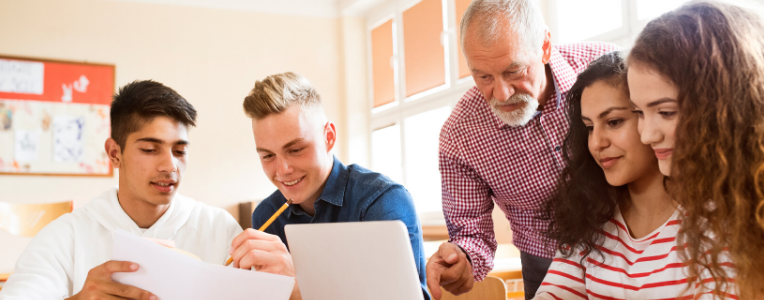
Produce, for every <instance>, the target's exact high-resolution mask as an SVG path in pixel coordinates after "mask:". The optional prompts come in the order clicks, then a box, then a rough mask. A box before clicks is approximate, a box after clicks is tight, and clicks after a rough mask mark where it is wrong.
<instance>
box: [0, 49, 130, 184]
mask: <svg viewBox="0 0 764 300" xmlns="http://www.w3.org/2000/svg"><path fill="white" fill-rule="evenodd" d="M114 70H115V68H114V65H106V64H94V63H85V62H76V61H61V60H48V59H38V58H24V57H10V56H3V55H0V174H12V175H16V174H19V175H22V174H23V175H57V176H108V177H111V176H113V174H114V169H113V168H112V166H111V162H110V161H109V158H108V156H107V155H106V152H105V151H104V148H103V145H104V142H105V141H106V140H107V139H108V138H109V136H110V131H111V126H110V123H111V122H110V120H109V110H110V104H111V100H112V95H114V92H115V89H114V74H115V73H114ZM35 132H39V134H37V133H35Z"/></svg>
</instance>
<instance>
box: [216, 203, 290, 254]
mask: <svg viewBox="0 0 764 300" xmlns="http://www.w3.org/2000/svg"><path fill="white" fill-rule="evenodd" d="M289 204H292V199H289V200H287V202H286V203H284V205H282V206H281V208H279V210H277V211H276V212H275V213H273V215H272V216H271V218H270V219H268V221H265V224H263V226H260V229H258V231H264V230H265V229H266V228H268V226H270V225H271V223H273V221H276V218H278V217H279V215H281V213H282V212H284V210H286V209H287V207H289ZM232 262H233V257H231V258H229V259H228V261H226V262H225V265H226V266H228V265H230V264H231V263H232Z"/></svg>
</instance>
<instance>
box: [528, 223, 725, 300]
mask: <svg viewBox="0 0 764 300" xmlns="http://www.w3.org/2000/svg"><path fill="white" fill-rule="evenodd" d="M681 211H682V210H681V209H677V210H676V211H675V212H674V214H673V215H672V216H671V218H669V219H668V221H666V223H664V224H663V225H661V226H660V227H659V228H658V229H656V230H655V231H653V232H652V233H650V234H648V235H646V236H645V237H643V238H640V239H635V238H632V237H631V235H630V234H629V230H628V227H627V226H626V222H624V220H623V216H622V215H621V210H620V209H619V208H616V212H615V216H613V218H612V219H610V221H608V222H607V223H605V225H603V227H602V230H603V234H604V235H605V237H604V243H603V245H602V246H601V247H600V249H601V251H602V254H603V256H604V257H603V256H600V255H599V254H597V253H596V252H592V253H591V254H589V256H588V257H587V258H586V261H585V262H584V265H583V267H582V265H581V264H580V263H579V262H580V260H581V251H577V252H576V253H574V254H573V255H572V256H570V257H568V258H563V257H562V255H561V254H560V252H559V251H558V252H557V256H556V257H555V258H554V261H553V262H552V265H551V266H550V267H549V271H548V272H547V275H546V277H545V278H544V281H543V282H542V283H541V287H539V289H538V291H537V292H536V297H535V298H533V299H542V300H547V299H548V300H552V299H673V298H675V297H677V296H689V297H690V298H693V296H696V297H698V298H696V299H712V298H713V296H712V295H711V294H709V290H706V289H702V288H691V289H689V290H685V289H686V288H687V274H686V268H685V267H684V266H683V263H682V262H683V261H682V260H681V259H680V258H679V253H678V252H677V242H676V236H677V233H678V230H679V228H680V225H681V222H682V221H681V220H680V219H679V215H680V212H681ZM720 258H721V259H722V265H723V266H724V267H725V271H727V274H734V272H733V269H732V264H731V263H730V260H729V256H727V255H722V256H720ZM603 259H604V260H603ZM603 262H604V264H602V265H600V263H603ZM701 277H703V276H701ZM701 279H704V280H705V279H708V278H706V277H703V278H701ZM707 284H708V283H707ZM712 284H713V282H711V283H710V284H708V285H707V287H708V286H712ZM693 287H696V285H693ZM711 289H713V287H711Z"/></svg>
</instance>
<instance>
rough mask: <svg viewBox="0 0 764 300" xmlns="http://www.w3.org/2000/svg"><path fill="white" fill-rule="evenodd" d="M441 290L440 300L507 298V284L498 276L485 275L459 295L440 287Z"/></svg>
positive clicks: (503, 299) (500, 299)
mask: <svg viewBox="0 0 764 300" xmlns="http://www.w3.org/2000/svg"><path fill="white" fill-rule="evenodd" d="M440 289H441V291H442V292H443V297H442V298H441V299H442V300H506V299H507V285H506V284H505V283H504V280H502V279H501V278H499V277H494V276H487V277H486V278H485V280H483V281H481V282H475V285H474V286H473V287H472V290H471V291H469V292H467V293H465V294H462V295H459V296H454V295H453V294H451V293H449V292H447V291H446V290H444V289H443V288H442V287H441V288H440Z"/></svg>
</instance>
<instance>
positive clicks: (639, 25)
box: [546, 0, 657, 48]
mask: <svg viewBox="0 0 764 300" xmlns="http://www.w3.org/2000/svg"><path fill="white" fill-rule="evenodd" d="M546 1H547V3H546V4H547V10H548V11H547V16H549V17H548V20H546V23H547V26H549V28H550V29H551V30H552V43H553V44H559V41H560V36H559V35H556V34H555V33H557V32H560V30H559V28H560V26H562V25H563V24H558V22H557V15H558V14H559V13H561V12H559V11H558V10H557V3H558V2H560V1H572V0H546ZM613 1H621V17H622V20H623V25H622V26H621V27H620V28H616V29H613V30H611V31H608V32H605V33H602V34H599V35H596V36H593V37H590V38H587V39H585V40H584V41H598V42H609V43H613V44H617V45H619V46H622V47H626V48H628V47H631V45H632V44H633V43H634V40H635V39H636V37H637V35H638V34H639V33H640V32H641V31H642V29H643V28H645V25H647V23H649V22H650V20H651V19H650V18H648V19H644V20H640V19H639V16H638V15H637V2H639V0H613ZM655 17H657V16H654V17H653V18H655Z"/></svg>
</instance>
